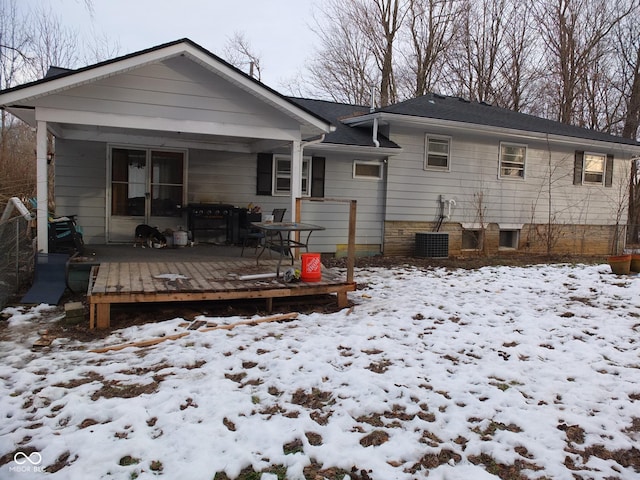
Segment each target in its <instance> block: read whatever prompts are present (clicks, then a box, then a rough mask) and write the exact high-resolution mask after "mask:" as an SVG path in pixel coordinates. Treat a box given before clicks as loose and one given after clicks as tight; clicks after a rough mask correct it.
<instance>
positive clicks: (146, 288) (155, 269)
mask: <svg viewBox="0 0 640 480" xmlns="http://www.w3.org/2000/svg"><path fill="white" fill-rule="evenodd" d="M277 263H278V262H277V260H261V261H260V265H256V261H255V259H242V258H238V259H233V260H230V259H224V260H223V259H220V260H211V261H206V262H199V261H193V262H186V261H183V262H105V263H100V265H97V266H94V267H93V268H92V270H91V276H90V279H89V287H88V291H87V298H88V300H89V308H90V314H89V327H90V328H92V329H93V328H96V327H97V328H99V329H104V328H109V326H110V323H111V319H110V316H111V305H112V304H119V303H149V302H192V301H209V300H238V299H256V298H262V299H265V301H266V302H267V303H266V306H267V310H269V311H270V310H271V308H272V305H273V299H274V298H281V297H292V296H306V295H324V294H336V297H337V304H338V307H339V308H344V307H346V306H347V292H350V291H354V290H355V289H356V284H355V282H354V281H352V280H351V281H348V280H347V276H349V277H351V275H345V274H343V273H340V272H337V271H335V270H332V269H325V268H323V270H322V279H321V280H320V281H317V282H302V281H299V282H291V283H285V282H284V281H283V279H282V278H275V276H274V275H275V271H276V266H277ZM290 266H291V265H290V263H287V262H284V263H283V265H282V268H281V270H286V269H287V268H289V267H290ZM295 267H296V268H300V265H299V262H298V263H297V264H296V265H295ZM261 275H273V276H271V277H268V276H267V277H265V278H255V277H260V276H261Z"/></svg>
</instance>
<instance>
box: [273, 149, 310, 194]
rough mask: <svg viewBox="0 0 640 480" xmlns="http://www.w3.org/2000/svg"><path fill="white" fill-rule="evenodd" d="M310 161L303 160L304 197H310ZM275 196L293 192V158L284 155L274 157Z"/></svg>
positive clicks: (307, 159)
mask: <svg viewBox="0 0 640 480" xmlns="http://www.w3.org/2000/svg"><path fill="white" fill-rule="evenodd" d="M310 165H311V162H310V159H309V158H308V157H304V158H303V159H302V195H303V196H309V187H310V183H309V167H310ZM273 173H274V177H273V194H274V195H282V194H287V193H289V192H291V158H290V157H288V156H286V157H285V156H283V155H274V156H273Z"/></svg>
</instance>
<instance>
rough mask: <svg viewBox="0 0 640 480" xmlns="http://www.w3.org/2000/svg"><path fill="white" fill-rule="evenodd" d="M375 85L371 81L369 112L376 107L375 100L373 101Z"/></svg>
mask: <svg viewBox="0 0 640 480" xmlns="http://www.w3.org/2000/svg"><path fill="white" fill-rule="evenodd" d="M375 88H376V87H375V85H374V84H373V83H372V84H371V104H370V107H369V113H373V111H374V110H375V109H376V102H375V99H374V97H375Z"/></svg>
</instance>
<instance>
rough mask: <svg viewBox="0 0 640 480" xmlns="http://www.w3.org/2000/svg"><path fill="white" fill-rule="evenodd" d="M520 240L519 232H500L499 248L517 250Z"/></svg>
mask: <svg viewBox="0 0 640 480" xmlns="http://www.w3.org/2000/svg"><path fill="white" fill-rule="evenodd" d="M519 238H520V231H519V230H500V244H499V248H504V249H507V248H509V249H517V248H518V240H519Z"/></svg>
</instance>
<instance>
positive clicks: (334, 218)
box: [188, 150, 384, 253]
mask: <svg viewBox="0 0 640 480" xmlns="http://www.w3.org/2000/svg"><path fill="white" fill-rule="evenodd" d="M307 154H309V155H310V153H307V152H305V155H307ZM317 155H318V156H323V157H325V158H326V163H325V197H326V198H340V199H347V200H357V202H358V203H357V226H356V243H358V244H361V245H373V246H378V245H381V244H382V223H383V222H382V219H383V212H384V182H383V181H372V180H358V179H353V178H352V168H353V165H352V162H353V159H354V158H355V157H352V156H348V155H342V156H336V155H326V154H324V153H323V154H317ZM256 172H257V166H256V155H255V154H253V155H249V154H237V153H229V152H213V151H205V150H190V152H189V175H188V183H189V193H188V200H189V202H194V203H197V202H220V203H228V204H232V205H236V206H239V207H246V206H247V205H248V204H249V203H253V204H254V205H259V206H260V207H261V208H262V211H263V212H267V213H268V212H270V211H271V210H273V209H274V208H287V213H286V215H285V219H288V220H290V219H291V215H292V212H291V211H290V210H291V207H290V203H291V202H290V199H289V197H288V196H276V197H274V196H267V195H256ZM302 220H303V221H304V222H306V223H313V224H317V225H322V226H324V227H325V228H326V230H325V231H321V232H314V233H313V235H312V236H311V246H310V248H311V249H312V250H314V251H316V252H330V253H333V252H335V251H336V245H341V244H342V245H343V244H346V243H347V240H348V226H349V207H348V204H345V203H328V202H322V203H315V202H306V201H305V202H303V203H302Z"/></svg>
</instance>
